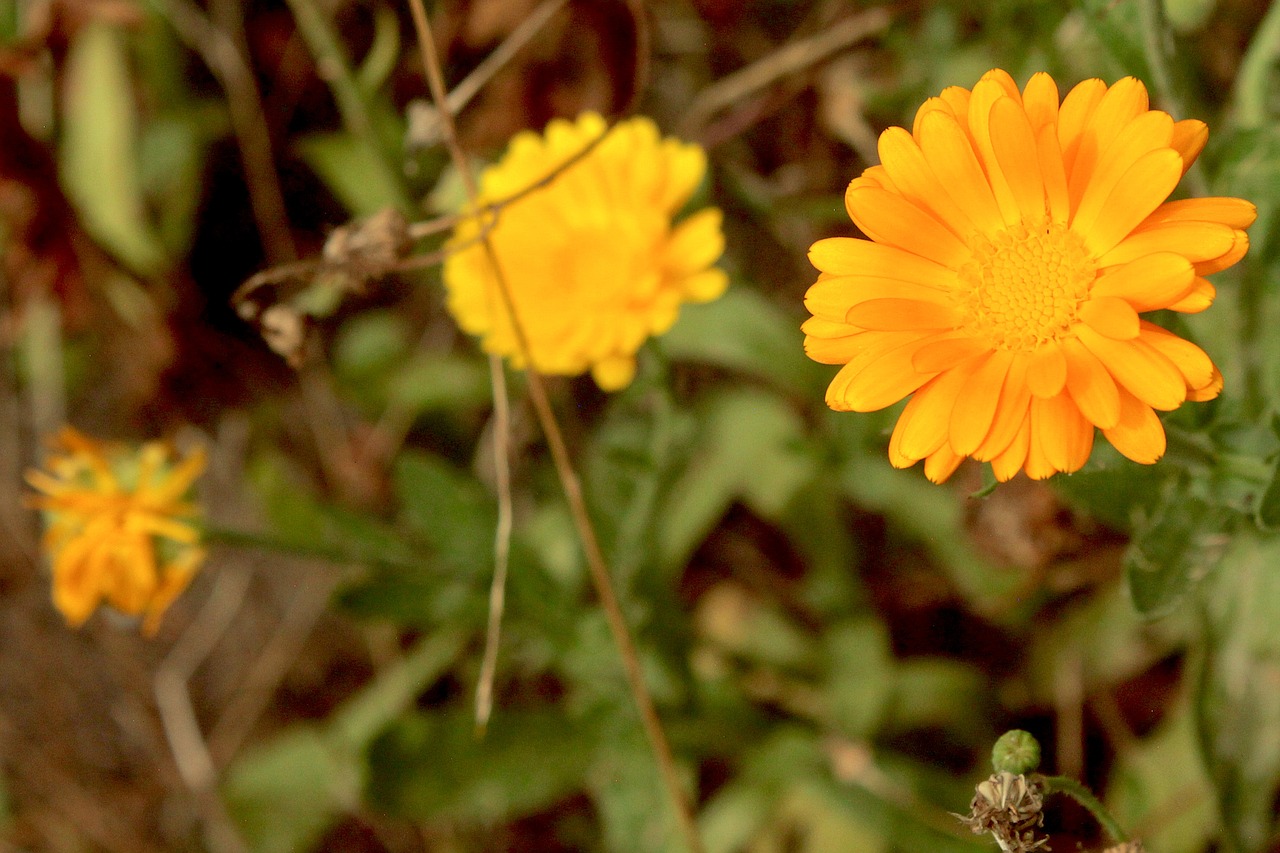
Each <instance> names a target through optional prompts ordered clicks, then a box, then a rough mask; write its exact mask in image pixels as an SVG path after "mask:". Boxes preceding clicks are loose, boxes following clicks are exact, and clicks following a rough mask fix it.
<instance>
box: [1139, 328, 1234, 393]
mask: <svg viewBox="0 0 1280 853" xmlns="http://www.w3.org/2000/svg"><path fill="white" fill-rule="evenodd" d="M1142 341H1143V343H1145V344H1147V345H1148V346H1150V347H1152V348H1153V349H1155V350H1156V351H1157V352H1159V353H1160V354H1161V355H1163V356H1164V357H1165V358H1167V359H1169V360H1170V361H1172V362H1173V363H1174V365H1175V366H1176V367H1177V368H1178V371H1179V372H1181V373H1182V376H1183V378H1184V379H1186V381H1187V388H1188V390H1191V389H1197V388H1205V387H1208V386H1209V385H1210V384H1211V383H1212V382H1213V381H1214V376H1215V375H1216V374H1217V373H1218V369H1217V368H1216V367H1215V366H1214V364H1213V360H1212V359H1211V358H1209V355H1208V354H1207V353H1206V352H1205V351H1204V350H1202V349H1200V347H1198V346H1196V345H1195V344H1193V343H1192V342H1191V341H1188V340H1186V339H1185V338H1180V337H1178V336H1177V335H1175V334H1174V333H1173V332H1170V331H1169V330H1168V329H1165V328H1162V327H1160V326H1157V325H1156V324H1155V323H1149V322H1147V321H1145V320H1144V321H1143V323H1142Z"/></svg>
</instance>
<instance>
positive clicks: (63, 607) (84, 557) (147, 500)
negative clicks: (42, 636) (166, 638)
mask: <svg viewBox="0 0 1280 853" xmlns="http://www.w3.org/2000/svg"><path fill="white" fill-rule="evenodd" d="M204 465H205V458H204V453H203V452H202V451H199V450H197V451H196V452H194V453H191V454H190V455H188V456H187V457H186V458H185V459H175V458H174V457H173V453H172V452H171V450H170V449H169V448H168V447H167V446H166V445H164V444H162V443H160V442H148V443H147V444H144V445H143V446H142V447H141V449H139V450H136V451H135V450H131V449H130V448H127V447H125V446H123V445H115V444H107V443H104V442H99V441H95V440H93V439H91V438H88V437H87V436H84V435H82V434H81V433H79V432H77V431H76V430H74V429H71V428H69V427H68V428H64V429H63V430H62V431H61V432H60V433H58V435H56V436H55V437H54V438H53V439H52V441H51V442H50V453H49V455H48V457H47V458H46V460H45V470H31V471H28V472H27V482H28V483H29V484H30V485H31V486H32V487H34V488H35V489H37V490H38V491H39V492H40V494H38V495H34V496H33V497H32V498H31V504H32V506H34V507H36V508H39V509H41V510H43V511H44V516H45V532H44V539H43V548H44V551H45V553H46V554H48V556H49V561H50V565H51V569H52V574H53V603H54V606H55V607H57V608H58V610H59V611H61V612H62V615H63V617H64V618H66V620H67V622H68V624H70V625H71V626H72V627H77V626H79V625H81V624H82V623H83V622H84V621H85V620H86V619H88V618H89V616H90V614H92V613H93V611H94V609H95V608H97V606H98V605H99V603H101V602H106V603H107V604H109V605H111V606H112V607H114V608H115V609H116V610H119V611H121V612H122V613H127V614H130V615H134V616H141V617H142V628H143V631H144V632H146V633H148V634H151V633H154V632H155V629H156V628H157V627H158V626H159V623H160V618H161V617H162V616H163V615H164V612H165V610H166V609H167V608H168V607H169V605H170V604H171V603H173V600H174V599H175V598H177V597H178V595H179V594H180V593H181V592H182V591H183V590H184V589H186V587H187V584H189V583H190V582H191V578H192V576H193V575H194V574H195V572H196V569H197V568H199V566H200V563H201V562H202V561H203V559H204V555H205V552H204V549H203V548H201V547H200V531H199V529H198V528H197V527H196V526H195V524H194V520H195V517H196V516H197V514H198V512H197V508H196V506H195V505H194V504H192V503H190V502H188V501H187V500H185V497H186V494H187V492H188V491H189V490H190V488H191V484H192V483H193V482H194V481H195V479H196V477H198V476H199V475H200V472H201V471H203V470H204Z"/></svg>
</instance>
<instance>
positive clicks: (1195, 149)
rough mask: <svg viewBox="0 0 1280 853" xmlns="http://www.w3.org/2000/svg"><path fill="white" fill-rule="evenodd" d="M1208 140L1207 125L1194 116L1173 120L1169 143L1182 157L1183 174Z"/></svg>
mask: <svg viewBox="0 0 1280 853" xmlns="http://www.w3.org/2000/svg"><path fill="white" fill-rule="evenodd" d="M1208 141H1209V126H1208V125H1207V124H1205V123H1204V122H1202V121H1200V120H1198V119H1194V118H1186V119H1183V120H1182V121H1179V122H1174V125H1173V141H1172V142H1171V143H1170V144H1171V145H1172V146H1173V150H1174V151H1177V152H1178V154H1179V155H1180V156H1181V157H1182V163H1183V173H1184V174H1185V173H1186V170H1187V169H1190V168H1191V164H1192V163H1194V162H1195V161H1196V158H1197V157H1199V156H1200V152H1201V151H1203V150H1204V144H1205V143H1206V142H1208Z"/></svg>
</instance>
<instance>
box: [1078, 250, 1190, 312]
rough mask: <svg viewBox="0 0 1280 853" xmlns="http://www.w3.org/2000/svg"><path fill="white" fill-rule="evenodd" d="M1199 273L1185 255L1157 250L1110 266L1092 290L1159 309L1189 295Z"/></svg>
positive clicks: (1137, 307)
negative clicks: (1119, 264) (1116, 265)
mask: <svg viewBox="0 0 1280 853" xmlns="http://www.w3.org/2000/svg"><path fill="white" fill-rule="evenodd" d="M1195 277H1196V274H1195V270H1193V269H1192V268H1191V262H1190V261H1188V260H1187V259H1186V258H1184V257H1183V256H1182V255H1179V254H1176V253H1174V252H1157V253H1156V254H1152V255H1147V256H1145V257H1142V258H1138V259H1136V260H1133V261H1130V262H1129V263H1127V264H1123V265H1121V266H1118V267H1112V268H1111V269H1109V270H1107V272H1105V273H1103V274H1102V275H1100V276H1098V278H1097V280H1096V281H1095V282H1094V283H1093V289H1092V294H1093V296H1094V297H1095V298H1096V297H1100V296H1111V297H1118V298H1120V299H1123V300H1125V301H1126V302H1128V303H1129V304H1130V305H1132V306H1133V308H1134V310H1136V311H1139V312H1142V311H1156V310H1158V309H1161V308H1168V307H1169V306H1170V305H1172V304H1174V303H1175V302H1177V301H1178V300H1179V299H1182V298H1183V297H1184V296H1186V295H1187V293H1188V292H1189V291H1190V290H1191V288H1192V285H1193V284H1194V282H1195ZM1095 328H1097V327H1096V326H1095Z"/></svg>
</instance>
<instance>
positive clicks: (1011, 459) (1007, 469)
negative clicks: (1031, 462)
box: [991, 406, 1031, 483]
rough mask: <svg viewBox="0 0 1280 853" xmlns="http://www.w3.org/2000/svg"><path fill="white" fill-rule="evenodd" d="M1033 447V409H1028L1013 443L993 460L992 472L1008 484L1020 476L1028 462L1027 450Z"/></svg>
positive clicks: (999, 479)
mask: <svg viewBox="0 0 1280 853" xmlns="http://www.w3.org/2000/svg"><path fill="white" fill-rule="evenodd" d="M1030 446H1031V407H1030V406H1028V407H1027V411H1026V413H1025V414H1024V415H1023V418H1022V423H1021V424H1020V425H1019V426H1018V431H1017V433H1015V434H1014V437H1013V441H1011V442H1009V446H1008V447H1007V448H1005V449H1004V450H1003V451H1002V452H1001V453H1000V455H999V456H996V457H995V458H994V459H992V460H991V471H992V473H994V474H995V476H996V479H997V480H998V481H1000V482H1001V483H1007V482H1009V481H1010V480H1012V479H1013V478H1014V477H1016V476H1017V475H1018V472H1019V471H1021V470H1022V466H1023V465H1024V464H1026V461H1027V450H1028V449H1029V448H1030Z"/></svg>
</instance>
